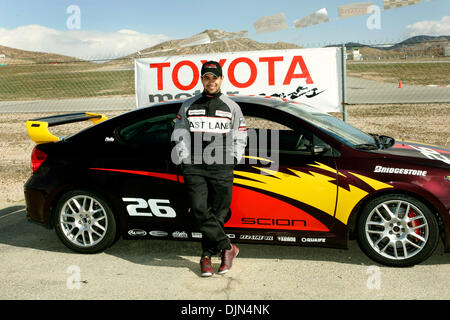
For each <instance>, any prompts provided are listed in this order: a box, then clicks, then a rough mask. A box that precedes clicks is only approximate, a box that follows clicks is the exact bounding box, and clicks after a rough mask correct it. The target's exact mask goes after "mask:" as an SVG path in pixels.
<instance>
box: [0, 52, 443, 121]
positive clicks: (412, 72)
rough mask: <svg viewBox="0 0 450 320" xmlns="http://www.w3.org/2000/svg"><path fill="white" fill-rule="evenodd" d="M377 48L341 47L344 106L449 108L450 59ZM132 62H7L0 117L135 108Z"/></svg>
mask: <svg viewBox="0 0 450 320" xmlns="http://www.w3.org/2000/svg"><path fill="white" fill-rule="evenodd" d="M378 46H379V48H380V49H374V46H373V45H371V46H370V47H368V46H360V45H351V44H348V45H346V56H345V57H344V59H345V60H346V64H345V66H346V75H345V77H344V79H343V82H344V84H345V101H344V102H346V103H347V104H386V103H395V104H397V103H449V102H450V57H445V55H444V54H443V52H444V48H441V50H437V49H436V48H433V49H429V48H428V49H427V50H406V49H402V50H394V51H391V50H386V49H381V48H386V47H388V46H386V45H378ZM441 51H442V53H441ZM134 58H135V57H133V56H130V57H127V58H122V59H111V60H101V61H100V60H98V59H97V60H92V61H84V60H83V61H82V60H72V61H71V60H67V59H66V60H64V61H59V60H58V59H56V58H55V59H48V60H45V59H44V60H40V61H37V62H36V61H31V60H30V62H24V61H23V60H21V62H20V63H17V62H11V63H9V62H8V58H7V57H6V59H4V62H3V63H2V66H0V112H29V111H37V110H39V111H44V112H45V111H51V112H56V111H58V112H59V111H85V110H92V109H93V108H94V109H95V110H126V109H131V108H134V107H135V106H136V103H135V96H134Z"/></svg>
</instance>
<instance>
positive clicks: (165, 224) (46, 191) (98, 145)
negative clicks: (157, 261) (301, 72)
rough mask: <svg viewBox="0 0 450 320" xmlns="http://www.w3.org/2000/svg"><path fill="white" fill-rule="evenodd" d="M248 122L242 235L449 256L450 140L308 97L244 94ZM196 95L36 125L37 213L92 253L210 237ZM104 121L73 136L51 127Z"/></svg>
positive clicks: (400, 256)
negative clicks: (186, 111) (418, 134)
mask: <svg viewBox="0 0 450 320" xmlns="http://www.w3.org/2000/svg"><path fill="white" fill-rule="evenodd" d="M231 98H232V99H233V100H234V101H235V102H236V103H238V104H239V105H240V107H241V109H242V112H243V114H244V117H245V121H246V123H247V137H248V143H247V148H246V152H245V155H244V157H243V158H242V160H241V162H240V163H238V164H236V165H235V167H234V186H233V200H232V204H231V209H230V212H229V214H228V216H227V219H226V221H225V230H226V233H227V235H228V237H229V238H230V239H231V241H232V242H236V243H238V242H241V243H253V244H256V243H261V244H262V243H264V244H276V245H295V246H320V247H332V248H347V246H348V242H349V241H350V240H353V239H357V241H358V243H359V245H360V247H361V249H362V250H363V251H364V252H365V253H366V254H367V256H368V257H370V258H371V259H373V260H374V261H376V262H378V263H381V264H384V265H388V266H394V267H406V266H412V265H415V264H418V263H420V262H423V261H424V260H426V259H427V258H428V257H429V256H430V255H431V254H432V253H433V251H434V250H435V248H436V247H437V245H438V242H439V239H440V237H441V239H442V241H443V242H444V249H445V251H446V252H450V150H448V149H445V148H441V147H437V146H427V145H423V144H420V143H416V142H405V141H396V140H395V139H394V138H392V137H388V136H383V135H377V134H369V133H365V132H362V131H360V130H358V129H356V128H354V127H352V126H351V125H349V124H348V123H346V122H343V121H341V120H339V119H338V118H336V117H333V116H331V115H329V114H327V113H323V112H321V111H318V110H317V109H315V108H313V107H311V106H308V105H306V104H303V103H298V102H295V101H290V100H286V99H279V98H273V97H264V96H246V97H243V96H231ZM183 101H184V100H173V101H169V102H160V103H156V104H153V105H151V106H148V107H145V108H137V109H133V110H131V111H128V112H126V113H123V114H120V115H118V116H115V117H113V118H111V119H106V117H105V116H103V115H101V114H95V113H75V114H65V115H58V116H49V117H44V118H38V119H33V120H30V121H28V122H27V128H28V132H29V135H30V137H31V139H33V140H34V141H35V142H36V143H37V145H36V146H35V148H34V149H33V152H32V157H31V162H32V171H33V173H32V175H31V177H30V178H29V179H28V181H27V182H26V183H25V185H24V193H25V200H26V207H27V217H28V218H29V219H30V220H33V221H37V222H40V223H42V224H44V225H45V226H47V227H50V228H54V229H55V230H56V233H57V235H58V236H59V238H60V239H61V241H62V242H63V243H64V244H65V245H66V246H67V247H68V248H70V249H72V250H75V251H76V252H81V253H96V252H100V251H103V250H105V249H107V248H108V247H110V246H111V245H112V244H113V243H114V242H115V241H116V240H117V239H119V238H120V237H122V238H124V239H149V238H153V239H173V240H188V241H200V239H201V238H202V234H201V233H200V232H199V230H198V227H197V225H196V224H195V222H194V217H193V216H192V214H191V213H190V208H189V205H188V199H187V196H186V192H185V186H184V181H183V176H182V171H181V165H182V164H180V163H177V162H176V161H174V157H173V155H174V146H175V143H176V139H174V137H173V135H174V129H173V128H174V123H175V120H176V117H177V113H178V111H179V109H180V106H181V104H182V103H183ZM84 120H91V121H92V122H93V123H94V125H92V126H90V127H87V128H85V129H83V130H82V131H80V132H78V133H76V134H73V135H71V136H67V137H63V138H60V137H56V136H54V135H53V134H51V133H50V128H51V127H52V126H56V125H62V124H65V123H71V122H75V121H84Z"/></svg>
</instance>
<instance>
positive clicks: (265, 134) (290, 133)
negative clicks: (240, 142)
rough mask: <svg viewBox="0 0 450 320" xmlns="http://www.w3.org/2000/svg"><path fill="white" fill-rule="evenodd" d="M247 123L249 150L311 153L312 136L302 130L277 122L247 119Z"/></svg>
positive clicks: (256, 118)
mask: <svg viewBox="0 0 450 320" xmlns="http://www.w3.org/2000/svg"><path fill="white" fill-rule="evenodd" d="M245 121H246V123H247V137H248V142H247V149H248V150H249V151H253V150H256V149H259V150H274V151H275V150H279V151H280V152H300V153H301V152H305V153H307V154H310V153H311V145H312V143H311V141H312V134H311V133H309V132H305V131H304V130H302V129H301V128H296V129H295V130H294V129H292V128H290V127H288V126H286V125H284V124H282V123H280V122H277V121H273V120H269V119H264V118H259V117H254V116H250V117H245Z"/></svg>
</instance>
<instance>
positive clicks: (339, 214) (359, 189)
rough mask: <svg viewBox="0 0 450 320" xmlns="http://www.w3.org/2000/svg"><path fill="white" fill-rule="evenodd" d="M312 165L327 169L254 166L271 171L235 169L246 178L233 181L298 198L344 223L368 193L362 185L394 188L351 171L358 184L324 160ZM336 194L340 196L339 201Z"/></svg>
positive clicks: (371, 187)
mask: <svg viewBox="0 0 450 320" xmlns="http://www.w3.org/2000/svg"><path fill="white" fill-rule="evenodd" d="M309 166H311V167H315V168H317V169H319V170H323V171H324V172H323V173H318V172H314V171H309V170H308V171H307V172H302V171H298V170H294V169H291V168H288V170H289V171H290V172H292V174H290V173H283V172H278V171H272V170H268V169H264V168H257V167H254V168H256V169H259V170H260V171H262V172H265V173H267V174H268V175H262V174H258V173H251V172H245V171H235V172H234V173H235V174H236V175H238V176H241V177H244V179H243V178H235V179H234V183H236V184H239V185H243V186H249V187H253V188H256V189H260V190H265V191H268V192H273V193H275V194H279V195H282V196H285V197H288V198H291V199H294V200H297V201H299V202H302V203H305V204H307V205H309V206H312V207H314V208H317V209H319V210H321V211H323V212H325V213H327V214H329V215H331V216H335V217H336V219H338V220H340V221H341V222H343V223H344V224H347V222H348V218H349V216H350V213H351V211H352V209H353V208H354V207H355V206H356V204H357V203H358V202H359V201H360V200H361V199H362V198H364V197H365V196H366V195H367V194H368V193H369V192H368V191H365V190H363V189H367V188H370V189H374V190H380V189H384V188H392V186H391V185H389V184H386V183H383V182H380V181H377V180H374V179H371V178H368V177H366V176H363V175H359V174H356V173H352V172H349V173H350V174H351V175H352V176H353V177H354V178H357V181H360V183H359V184H358V186H356V185H355V184H357V183H355V182H353V181H354V179H348V177H347V176H345V175H344V174H342V173H340V172H339V173H338V172H337V171H336V170H335V169H333V168H331V167H328V166H326V165H324V164H322V163H318V162H316V163H315V164H310V165H309ZM330 172H331V173H334V174H336V176H334V177H330V176H329V175H327V173H328V174H329V173H330ZM338 174H339V176H340V177H341V178H340V179H342V180H343V184H340V185H339V186H338V185H337V181H336V177H337V175H338ZM245 178H247V179H245ZM249 179H252V180H249ZM347 181H348V182H347ZM336 197H338V201H337V205H336Z"/></svg>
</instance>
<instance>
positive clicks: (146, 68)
mask: <svg viewBox="0 0 450 320" xmlns="http://www.w3.org/2000/svg"><path fill="white" fill-rule="evenodd" d="M340 50H341V49H340V48H320V49H292V50H265V51H247V52H225V53H207V54H197V55H184V56H171V57H151V58H141V59H136V60H135V86H136V104H137V107H145V106H148V105H151V104H153V103H157V102H161V101H168V100H174V99H185V98H189V97H192V96H194V95H197V94H199V93H201V92H202V91H203V86H202V82H201V79H200V70H201V67H202V64H203V63H205V62H206V61H209V60H215V61H217V62H219V63H220V65H221V66H222V69H223V75H224V77H225V78H224V81H223V83H222V93H224V94H227V95H250V96H263V97H268V96H270V97H276V98H279V99H287V100H293V101H297V102H303V103H306V104H308V105H310V106H313V107H315V108H317V109H320V110H321V111H324V112H341V111H342V104H341V101H342V100H341V99H342V98H341V92H342V89H341V86H342V82H341V78H342V66H341V53H340Z"/></svg>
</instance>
